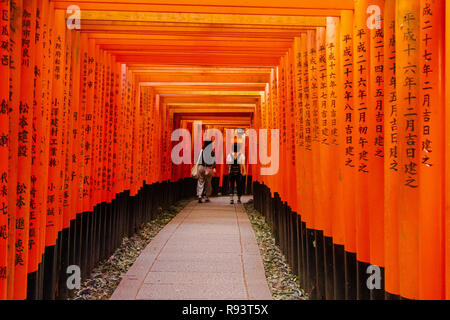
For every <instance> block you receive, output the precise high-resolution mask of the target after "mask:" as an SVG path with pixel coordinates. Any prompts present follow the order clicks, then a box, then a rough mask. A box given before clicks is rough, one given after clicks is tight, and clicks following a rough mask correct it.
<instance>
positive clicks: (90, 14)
mask: <svg viewBox="0 0 450 320" xmlns="http://www.w3.org/2000/svg"><path fill="white" fill-rule="evenodd" d="M81 19H82V21H88V20H106V21H138V22H176V23H198V24H219V25H226V24H234V25H240V24H245V25H253V26H279V25H282V26H302V27H324V26H326V17H325V16H323V17H307V16H275V15H243V14H198V13H184V14H180V13H179V12H178V13H175V12H142V11H136V12H131V11H113V9H112V8H110V9H109V10H108V11H90V10H83V9H82V10H81Z"/></svg>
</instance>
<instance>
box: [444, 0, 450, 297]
mask: <svg viewBox="0 0 450 320" xmlns="http://www.w3.org/2000/svg"><path fill="white" fill-rule="evenodd" d="M445 52H446V55H445V74H450V54H448V52H450V6H448V5H446V6H445ZM449 106H450V82H449V81H448V80H447V79H445V124H446V126H445V136H446V139H445V163H450V139H448V137H450V126H449V125H448V124H449V123H450V112H449V111H448V110H449ZM444 223H445V239H446V241H445V298H446V299H450V166H445V221H444Z"/></svg>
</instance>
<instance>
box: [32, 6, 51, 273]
mask: <svg viewBox="0 0 450 320" xmlns="http://www.w3.org/2000/svg"><path fill="white" fill-rule="evenodd" d="M43 2H44V1H42V0H38V1H37V6H36V24H35V32H36V34H35V46H36V50H35V63H34V67H33V73H34V79H33V81H34V91H33V126H32V128H33V133H32V146H31V153H32V156H31V189H30V221H29V223H30V226H29V229H30V230H29V240H28V246H29V250H28V273H33V272H36V271H37V269H38V263H39V262H40V261H39V256H40V254H41V252H40V246H39V242H40V232H39V231H40V229H41V228H44V226H45V225H42V224H41V219H40V218H41V217H42V215H44V211H43V193H44V192H43V190H44V189H47V183H46V182H45V183H44V180H46V179H47V176H44V164H46V162H44V161H43V160H44V159H43V154H44V152H43V147H44V141H45V139H46V137H44V128H45V127H44V106H43V104H42V99H41V97H42V76H41V75H42V70H43V56H44V47H43V42H42V36H43V32H44V30H43V28H42V27H41V25H42V9H43Z"/></svg>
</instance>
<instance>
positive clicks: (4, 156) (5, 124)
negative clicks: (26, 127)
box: [0, 1, 10, 300]
mask: <svg viewBox="0 0 450 320" xmlns="http://www.w3.org/2000/svg"><path fill="white" fill-rule="evenodd" d="M9 5H10V4H9V1H2V2H0V12H2V19H0V29H1V30H4V32H2V33H1V34H0V42H1V44H2V46H1V47H0V60H1V63H0V300H4V299H6V293H7V282H6V275H7V257H8V157H9V152H8V145H9V118H8V113H9V50H8V48H9V33H10V32H9V17H10V11H9Z"/></svg>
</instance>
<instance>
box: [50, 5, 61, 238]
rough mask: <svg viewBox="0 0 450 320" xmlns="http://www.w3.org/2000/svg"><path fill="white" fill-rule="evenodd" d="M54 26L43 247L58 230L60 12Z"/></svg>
mask: <svg viewBox="0 0 450 320" xmlns="http://www.w3.org/2000/svg"><path fill="white" fill-rule="evenodd" d="M54 19H55V20H54V27H53V34H52V44H53V54H54V55H53V57H54V58H53V86H52V92H53V95H52V101H51V112H50V117H51V118H50V143H49V149H50V150H49V152H50V153H49V170H48V180H49V181H48V197H47V231H46V246H53V245H55V244H56V238H57V233H58V227H59V226H60V219H61V218H62V217H61V211H62V208H61V206H60V205H61V203H60V198H61V197H60V196H61V183H62V181H61V179H60V168H61V165H62V163H61V162H62V160H61V141H62V140H61V139H62V137H61V136H62V130H63V127H62V116H63V112H64V110H63V107H64V106H63V103H64V102H63V101H64V85H63V71H64V64H65V56H64V54H63V52H64V51H63V48H64V38H65V23H64V21H65V20H64V12H62V11H56V12H55V14H54Z"/></svg>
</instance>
